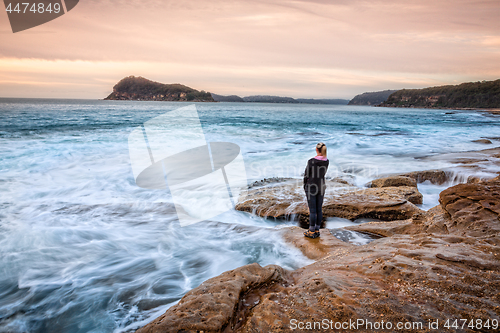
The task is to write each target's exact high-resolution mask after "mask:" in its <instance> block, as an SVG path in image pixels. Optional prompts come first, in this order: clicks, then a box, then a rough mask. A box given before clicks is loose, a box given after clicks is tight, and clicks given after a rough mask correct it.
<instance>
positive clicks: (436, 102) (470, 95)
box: [380, 79, 500, 108]
mask: <svg viewBox="0 0 500 333" xmlns="http://www.w3.org/2000/svg"><path fill="white" fill-rule="evenodd" d="M380 106H389V107H422V108H499V107H500V79H499V80H495V81H482V82H469V83H462V84H460V85H456V86H451V85H450V86H440V87H431V88H424V89H403V90H398V91H396V92H395V93H393V94H391V95H390V96H389V97H388V98H387V100H386V101H385V102H384V103H382V104H380Z"/></svg>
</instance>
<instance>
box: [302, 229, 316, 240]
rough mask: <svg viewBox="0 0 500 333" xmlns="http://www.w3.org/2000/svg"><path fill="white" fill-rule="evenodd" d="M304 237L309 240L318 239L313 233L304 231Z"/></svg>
mask: <svg viewBox="0 0 500 333" xmlns="http://www.w3.org/2000/svg"><path fill="white" fill-rule="evenodd" d="M304 236H306V237H309V238H316V237H318V236H317V235H316V233H315V232H313V231H311V230H307V231H304Z"/></svg>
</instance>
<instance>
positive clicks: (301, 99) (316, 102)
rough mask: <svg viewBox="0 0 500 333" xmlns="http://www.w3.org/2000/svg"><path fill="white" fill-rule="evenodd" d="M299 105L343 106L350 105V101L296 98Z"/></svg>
mask: <svg viewBox="0 0 500 333" xmlns="http://www.w3.org/2000/svg"><path fill="white" fill-rule="evenodd" d="M295 100H296V101H297V102H299V103H306V104H341V105H347V104H348V103H349V100H348V99H313V98H296V99H295Z"/></svg>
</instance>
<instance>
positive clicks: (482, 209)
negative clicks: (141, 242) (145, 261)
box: [138, 177, 500, 333]
mask: <svg viewBox="0 0 500 333" xmlns="http://www.w3.org/2000/svg"><path fill="white" fill-rule="evenodd" d="M499 214H500V178H499V177H497V178H496V179H494V180H491V181H487V182H479V183H477V184H461V185H457V186H453V187H451V188H449V189H447V190H445V191H443V192H442V193H441V195H440V205H438V206H436V207H434V208H433V209H431V210H430V211H428V212H421V211H419V212H417V213H416V214H414V215H413V216H412V217H411V218H408V219H404V220H398V221H392V222H372V223H364V224H361V225H357V226H354V227H350V229H352V230H358V231H368V232H372V233H376V234H379V235H382V236H385V237H383V238H381V239H378V240H375V241H373V242H371V243H369V244H367V245H363V246H355V245H351V244H348V243H343V242H341V241H339V240H337V239H336V238H334V237H333V236H331V235H329V234H328V232H326V231H322V235H321V237H320V238H317V239H313V240H310V239H305V238H304V237H303V236H302V232H301V230H300V228H289V229H285V230H283V231H282V232H283V233H284V234H283V236H284V237H285V239H287V240H288V241H289V242H290V243H293V244H295V245H296V246H297V247H298V248H300V249H301V250H302V251H303V252H304V253H305V254H306V255H307V256H309V257H310V258H314V259H316V260H317V261H316V262H315V263H313V264H311V265H309V266H306V267H303V268H301V269H298V270H296V271H293V272H288V271H285V270H283V269H282V268H280V267H278V266H274V265H271V266H266V267H260V266H259V265H257V264H252V265H247V266H243V267H240V268H238V269H235V270H232V271H228V272H225V273H223V274H221V275H220V276H218V277H215V278H213V279H210V280H208V281H206V282H205V283H203V284H202V285H200V286H199V287H198V288H195V289H193V290H192V291H190V292H189V293H187V294H186V295H185V296H184V297H183V298H182V300H181V301H180V302H179V304H177V305H175V306H173V307H171V308H170V309H169V310H168V311H167V312H166V313H165V314H164V315H163V316H161V317H159V318H158V319H156V320H155V321H153V322H152V323H150V324H148V325H147V326H145V327H144V328H142V329H140V330H139V331H138V332H140V333H144V332H149V333H157V332H196V331H198V332H199V331H204V332H291V331H293V330H292V328H293V327H292V323H293V322H292V320H297V322H304V323H307V322H315V321H317V322H319V321H321V320H323V319H326V320H331V321H332V322H344V321H347V322H348V321H349V320H356V319H363V320H365V321H370V322H380V321H381V320H384V322H391V323H394V324H395V323H397V322H416V323H422V325H423V326H422V327H423V329H421V330H420V329H419V330H418V331H419V332H426V331H429V330H428V329H427V328H428V327H427V323H428V321H429V320H436V319H439V321H440V323H441V325H442V324H443V323H444V322H445V321H446V319H449V318H463V319H468V320H470V319H482V320H483V322H484V321H486V320H487V319H490V321H491V320H492V319H497V320H499V319H500V234H499V230H500V220H499ZM440 327H441V328H442V327H443V326H440ZM357 328H358V330H357V331H358V332H370V331H372V330H371V329H369V327H365V326H361V327H357ZM314 331H316V332H318V331H322V329H316V330H314ZM325 331H331V330H325ZM414 331H417V330H414ZM463 331H467V329H464V330H463Z"/></svg>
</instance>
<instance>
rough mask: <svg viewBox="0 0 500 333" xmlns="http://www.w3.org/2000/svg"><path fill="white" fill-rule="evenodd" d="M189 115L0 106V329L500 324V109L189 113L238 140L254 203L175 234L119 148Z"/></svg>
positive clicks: (155, 195) (159, 200)
mask: <svg viewBox="0 0 500 333" xmlns="http://www.w3.org/2000/svg"><path fill="white" fill-rule="evenodd" d="M191 104H193V103H189V102H162V103H158V102H145V101H141V102H138V101H112V100H111V101H107V100H106V101H103V100H99V101H98V100H57V99H39V100H37V99H0V110H1V112H0V170H2V173H1V176H0V183H1V191H0V204H1V205H2V209H1V212H0V252H1V253H2V256H1V258H0V271H1V272H2V274H1V275H0V323H1V327H2V329H1V330H0V331H2V332H3V331H5V332H25V331H29V332H72V333H73V332H134V331H135V330H138V329H139V332H170V331H172V332H174V331H175V332H177V331H181V330H185V331H205V332H208V331H223V330H228V331H231V330H232V331H241V332H247V331H248V332H249V331H255V330H258V331H263V332H264V331H274V330H283V331H289V330H291V328H290V321H291V320H293V319H295V320H296V321H295V323H296V324H297V325H298V323H299V322H302V323H304V324H303V325H306V324H305V323H306V322H308V321H311V319H310V318H313V319H314V320H316V319H317V320H321V319H324V318H326V319H328V320H333V321H337V320H338V321H342V322H343V321H346V320H347V321H348V320H349V319H352V320H354V319H363V320H365V321H366V320H371V321H372V322H380V320H381V319H385V320H386V321H391V322H392V323H393V324H394V325H396V323H397V322H399V321H401V322H404V323H406V322H419V323H423V324H424V325H429V321H432V320H436V318H438V319H439V320H440V322H439V325H443V324H444V321H442V320H444V318H445V317H446V316H449V317H450V318H456V319H460V318H464V316H468V317H466V318H467V319H468V320H469V319H472V318H474V319H475V320H476V319H481V320H482V321H483V322H485V321H486V320H489V324H490V325H492V321H493V320H498V319H499V318H498V316H499V315H500V310H499V306H500V299H499V298H498V295H499V294H498V292H499V289H498V281H499V279H498V278H499V276H498V275H499V265H500V263H499V259H498V256H499V255H500V251H499V250H498V249H499V248H500V247H499V246H500V241H499V238H498V237H499V236H498V231H499V222H498V213H499V208H498V207H499V202H500V198H499V197H498V193H500V192H499V189H500V185H499V182H498V181H495V180H493V181H492V180H491V179H494V178H495V177H497V176H498V173H499V172H500V162H499V161H500V151H499V147H500V136H499V134H498V128H499V125H500V118H499V116H498V115H495V114H492V113H490V112H482V111H478V110H445V109H443V110H439V109H419V108H405V109H402V108H386V107H376V108H375V107H369V106H357V105H321V104H270V103H194V104H195V106H196V109H197V110H198V115H199V118H200V123H201V126H202V128H203V131H204V134H205V138H206V140H207V141H208V142H231V143H235V144H237V145H238V146H239V147H240V149H241V153H242V156H243V159H244V162H245V169H246V174H247V178H248V185H249V196H248V197H247V198H245V200H241V201H240V202H238V203H237V204H239V206H238V205H236V206H237V207H236V208H237V209H233V210H230V211H228V212H226V213H224V214H222V215H219V216H217V217H216V218H213V219H211V220H207V221H203V222H200V223H197V224H192V225H189V226H186V227H181V226H180V224H179V220H178V219H177V214H176V210H175V206H174V203H173V200H172V196H171V194H170V192H169V191H168V190H148V189H143V188H140V187H138V186H137V184H136V183H135V180H134V175H133V173H132V169H131V164H130V155H129V150H128V141H127V140H128V137H129V134H130V133H131V132H132V131H133V130H134V129H135V128H136V127H138V126H141V125H143V124H144V123H145V122H146V121H148V120H150V119H153V118H155V117H157V116H160V115H163V114H165V113H167V112H169V111H173V110H176V109H178V108H179V107H182V106H189V105H191ZM170 130H171V131H172V133H174V134H175V133H176V132H175V131H176V130H177V129H176V128H175V126H172V127H171V128H170ZM181 134H182V133H179V135H181ZM318 142H324V143H325V144H326V145H327V146H328V158H329V160H330V167H329V170H328V174H327V181H328V184H329V187H328V191H329V192H328V196H327V198H325V216H326V220H325V222H324V224H323V227H324V228H322V229H321V237H320V238H318V239H314V240H310V241H308V239H305V238H304V237H303V235H302V230H303V229H301V228H300V225H301V219H302V220H303V219H306V220H307V214H308V213H307V211H305V210H304V209H303V208H304V206H303V205H304V203H305V197H304V196H303V195H302V191H303V190H302V188H301V181H302V175H303V172H304V168H305V165H306V162H307V160H308V159H309V158H311V157H313V156H314V155H315V152H314V147H315V145H316V143H318ZM387 177H389V178H388V180H382V181H376V179H379V178H387ZM198 199H203V198H198ZM259 199H265V200H259ZM201 201H203V200H201ZM263 203H264V205H265V206H263ZM301 205H302V206H301ZM199 209H204V208H203V207H199ZM495 219H496V220H495ZM269 265H271V266H269ZM366 295H369V297H365V296H366ZM183 297H184V298H183ZM157 318H158V319H157ZM155 319H156V320H157V321H156V322H153V324H150V325H148V323H150V322H152V321H153V320H155ZM474 323H475V322H474ZM474 325H476V324H474ZM363 327H364V326H363ZM363 327H362V328H363ZM440 327H441V328H442V327H443V326H440ZM363 329H365V330H366V331H369V330H368V329H366V328H363ZM474 329H476V327H474ZM360 330H362V329H361V328H360ZM471 330H472V329H471Z"/></svg>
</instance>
